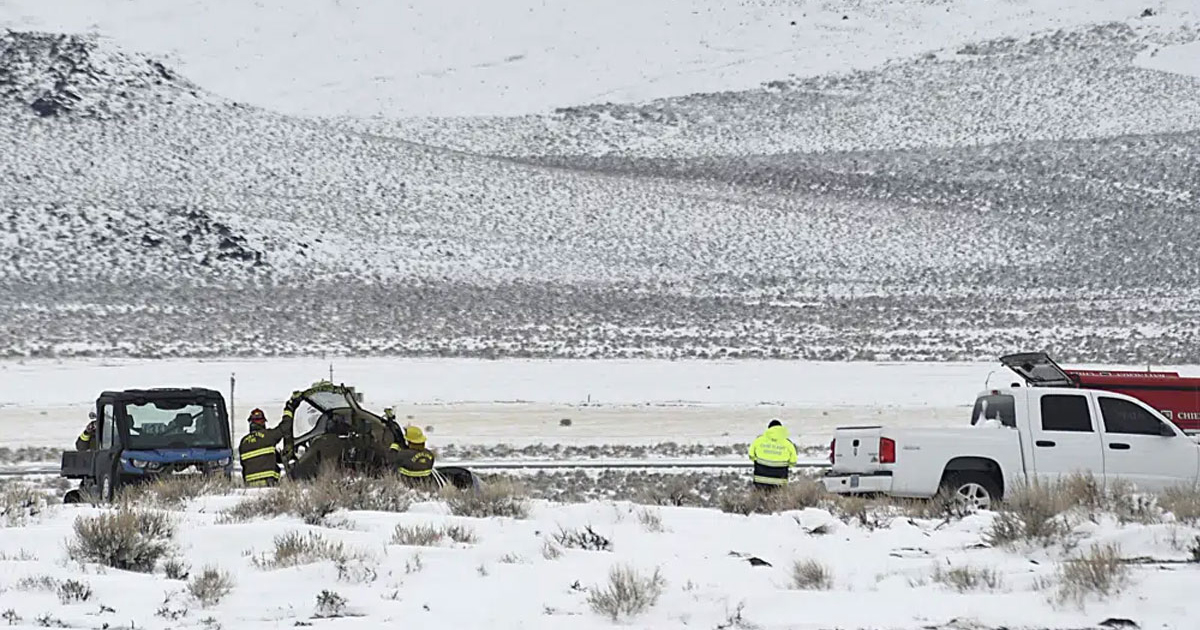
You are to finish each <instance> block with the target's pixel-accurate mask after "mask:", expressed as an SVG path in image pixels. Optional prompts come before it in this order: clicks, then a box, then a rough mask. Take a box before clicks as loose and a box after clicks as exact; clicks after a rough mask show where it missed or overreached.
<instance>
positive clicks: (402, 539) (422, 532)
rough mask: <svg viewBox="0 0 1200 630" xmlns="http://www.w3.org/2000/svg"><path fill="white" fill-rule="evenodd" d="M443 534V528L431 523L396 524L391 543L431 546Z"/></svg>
mask: <svg viewBox="0 0 1200 630" xmlns="http://www.w3.org/2000/svg"><path fill="white" fill-rule="evenodd" d="M445 536H446V532H445V530H443V529H440V528H437V527H434V526H433V525H397V526H396V529H395V531H393V532H392V544H393V545H413V546H419V547H432V546H434V545H436V544H438V543H440V542H442V538H445Z"/></svg>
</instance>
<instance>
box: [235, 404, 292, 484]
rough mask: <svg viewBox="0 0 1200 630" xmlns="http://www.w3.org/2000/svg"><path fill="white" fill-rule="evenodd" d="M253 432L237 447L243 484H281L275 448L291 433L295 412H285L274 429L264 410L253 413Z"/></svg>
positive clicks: (251, 429) (279, 459)
mask: <svg viewBox="0 0 1200 630" xmlns="http://www.w3.org/2000/svg"><path fill="white" fill-rule="evenodd" d="M248 422H249V423H250V432H249V433H247V434H246V436H245V437H243V438H242V441H241V443H240V444H238V459H239V460H240V461H241V462H242V481H244V482H245V483H246V485H247V486H250V487H263V486H274V485H276V484H278V483H279V477H280V474H279V467H280V463H281V458H280V456H279V453H278V451H276V450H275V445H276V444H278V443H279V441H280V440H283V439H284V438H285V437H290V436H291V434H292V412H291V411H290V410H284V412H283V419H282V420H280V421H279V424H277V425H275V428H273V429H268V428H267V416H266V415H265V414H264V413H263V410H262V409H255V410H254V411H251V412H250V418H249V419H248Z"/></svg>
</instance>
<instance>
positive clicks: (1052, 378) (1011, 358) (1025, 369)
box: [1000, 352, 1075, 387]
mask: <svg viewBox="0 0 1200 630" xmlns="http://www.w3.org/2000/svg"><path fill="white" fill-rule="evenodd" d="M1000 363H1001V364H1003V365H1004V367H1006V368H1008V369H1010V370H1012V371H1013V372H1016V373H1017V374H1019V375H1020V376H1021V378H1024V379H1025V382H1026V383H1028V384H1029V385H1031V386H1033V387H1074V386H1075V380H1074V379H1072V378H1071V376H1070V375H1069V374H1067V373H1066V372H1065V371H1064V370H1063V369H1062V368H1061V367H1059V366H1058V364H1057V363H1055V362H1054V360H1053V359H1051V358H1050V355H1048V354H1046V353H1045V352H1022V353H1018V354H1009V355H1006V356H1003V357H1000Z"/></svg>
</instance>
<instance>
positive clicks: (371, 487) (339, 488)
mask: <svg viewBox="0 0 1200 630" xmlns="http://www.w3.org/2000/svg"><path fill="white" fill-rule="evenodd" d="M415 496H416V494H415V493H414V492H413V490H412V488H410V487H409V486H408V485H407V484H406V482H405V481H404V480H403V479H401V478H400V476H399V475H395V474H389V475H385V476H382V477H377V478H376V477H354V478H349V479H347V478H345V477H342V476H338V475H337V474H335V473H324V474H322V475H321V476H319V477H317V478H316V479H314V480H313V481H312V482H291V481H286V480H285V481H284V482H283V483H281V484H280V485H279V486H278V487H275V488H272V489H270V490H268V491H267V492H264V493H262V494H259V495H258V496H254V497H251V498H248V499H244V500H243V501H241V502H240V503H238V504H237V505H235V506H234V507H233V508H231V509H230V510H228V511H227V512H226V515H227V516H228V517H229V518H230V519H232V520H235V521H247V520H250V519H253V518H273V517H276V516H285V515H293V516H298V517H300V518H301V519H303V520H304V522H305V523H306V524H308V525H322V524H324V523H325V518H326V517H328V516H329V515H330V514H332V513H334V512H336V511H337V510H339V509H342V510H370V511H375V512H406V511H408V508H409V507H410V506H411V505H412V502H413V498H414V497H415Z"/></svg>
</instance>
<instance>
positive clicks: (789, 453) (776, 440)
mask: <svg viewBox="0 0 1200 630" xmlns="http://www.w3.org/2000/svg"><path fill="white" fill-rule="evenodd" d="M749 455H750V461H752V462H754V487H755V488H758V489H761V490H773V489H776V488H779V487H782V486H785V485H787V482H788V473H789V472H790V470H791V468H792V466H795V465H796V445H795V444H792V442H791V440H789V439H788V431H787V428H785V427H784V426H783V423H781V422H780V421H779V420H771V422H770V423H768V424H767V430H766V431H765V432H764V433H763V434H762V435H760V436H758V437H757V438H755V439H754V441H753V442H751V443H750V451H749Z"/></svg>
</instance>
